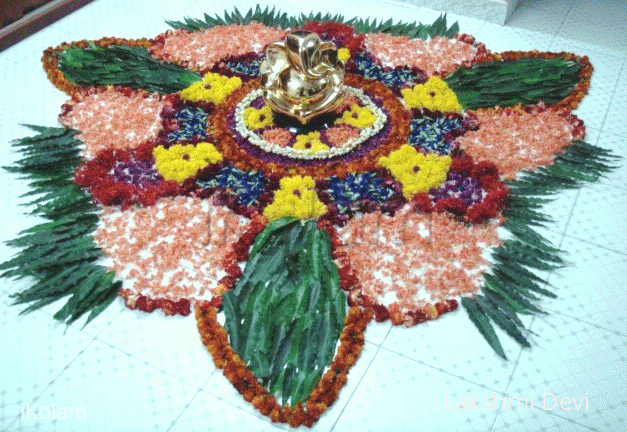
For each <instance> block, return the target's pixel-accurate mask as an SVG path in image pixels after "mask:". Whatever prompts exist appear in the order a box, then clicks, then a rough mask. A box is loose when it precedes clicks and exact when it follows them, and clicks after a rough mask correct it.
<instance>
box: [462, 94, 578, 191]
mask: <svg viewBox="0 0 627 432" xmlns="http://www.w3.org/2000/svg"><path fill="white" fill-rule="evenodd" d="M475 114H476V115H477V119H478V120H479V123H480V127H479V130H477V131H469V132H467V133H466V134H465V135H463V136H462V137H460V138H458V139H457V142H458V143H459V144H460V146H461V147H462V148H463V149H464V150H466V151H467V152H468V154H470V155H471V156H472V157H473V158H474V160H476V161H482V160H489V161H491V162H494V163H495V164H496V166H497V167H498V168H499V173H500V174H501V175H502V176H503V177H504V178H508V179H513V178H514V177H516V174H517V173H518V172H519V171H521V170H533V169H535V168H537V167H539V166H543V165H550V164H552V163H553V160H554V159H555V154H556V153H558V152H559V151H560V150H562V149H563V148H564V147H566V146H567V145H568V144H570V143H571V142H572V141H573V140H577V139H583V138H584V137H585V128H584V126H583V122H582V121H581V120H579V119H578V118H577V117H575V116H574V115H572V114H570V112H567V111H564V112H562V111H558V110H555V109H551V108H546V107H545V106H544V105H542V104H539V105H537V106H535V107H528V108H521V107H513V108H488V109H479V110H477V112H476V113H475Z"/></svg>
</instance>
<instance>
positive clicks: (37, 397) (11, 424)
mask: <svg viewBox="0 0 627 432" xmlns="http://www.w3.org/2000/svg"><path fill="white" fill-rule="evenodd" d="M42 313H43V312H42ZM63 336H64V337H65V335H63ZM88 336H89V335H88ZM95 340H96V338H95V337H92V340H91V341H90V342H89V343H88V344H87V345H85V347H84V348H83V349H81V350H80V351H79V352H78V354H76V356H75V357H74V359H72V360H71V361H70V362H69V363H68V364H66V365H65V366H64V367H63V369H61V371H60V372H59V374H58V375H57V376H56V377H55V378H54V379H52V380H50V382H49V383H48V385H47V386H46V387H45V388H44V389H43V390H42V391H41V392H40V393H39V394H38V395H37V396H35V398H34V399H33V402H37V401H38V400H39V398H40V397H41V396H42V395H43V394H44V393H45V392H46V391H47V390H48V389H49V388H50V387H52V385H53V384H54V383H55V382H56V381H57V380H58V379H59V378H60V377H61V375H63V374H64V373H65V372H66V371H67V370H69V368H70V366H72V364H74V362H76V360H78V358H79V357H81V356H82V355H83V354H84V353H85V351H86V350H87V349H88V348H89V347H90V346H91V345H92V344H93V343H94V341H95ZM19 421H20V417H19V415H18V416H17V418H16V419H15V420H13V422H12V423H9V428H11V427H12V426H14V425H15V424H16V423H18V422H19ZM7 430H10V429H7Z"/></svg>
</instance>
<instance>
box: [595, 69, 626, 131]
mask: <svg viewBox="0 0 627 432" xmlns="http://www.w3.org/2000/svg"><path fill="white" fill-rule="evenodd" d="M626 64H627V57H625V59H624V60H623V64H622V65H621V67H620V70H619V71H618V78H617V79H616V84H615V85H614V90H613V91H612V96H611V97H610V101H609V104H608V106H607V110H606V111H605V116H603V121H602V122H601V132H603V127H604V126H605V122H606V121H607V116H608V115H609V114H610V107H611V106H612V102H614V99H615V98H616V91H617V90H618V84H619V82H620V77H621V75H622V74H623V72H624V71H625V65H626Z"/></svg>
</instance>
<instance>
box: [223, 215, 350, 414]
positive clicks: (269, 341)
mask: <svg viewBox="0 0 627 432" xmlns="http://www.w3.org/2000/svg"><path fill="white" fill-rule="evenodd" d="M222 300H223V307H224V313H225V316H226V321H225V328H226V330H227V332H228V334H229V337H230V343H231V346H232V347H233V349H234V350H235V352H237V353H238V354H239V355H240V357H241V358H242V359H243V361H244V362H245V363H246V365H247V366H248V368H249V369H250V370H251V371H252V372H253V373H254V374H255V376H256V377H257V378H258V379H259V380H261V382H262V383H263V384H264V385H265V386H266V387H267V388H268V389H269V391H270V392H271V393H272V394H274V395H275V396H276V397H277V398H280V399H282V400H283V402H284V403H287V402H289V403H290V404H292V405H295V404H296V403H298V402H301V401H303V400H304V399H306V398H307V397H308V396H309V394H310V393H311V391H312V389H313V388H314V387H315V385H316V383H317V382H318V380H319V379H320V377H321V376H322V373H323V371H324V368H325V367H326V366H328V365H329V363H330V362H331V361H332V360H333V356H334V353H335V346H336V344H337V341H338V337H339V334H340V332H341V330H342V328H343V326H344V319H345V317H346V299H345V297H344V294H343V293H342V291H341V290H340V288H339V273H338V270H337V267H336V266H335V263H334V262H333V259H332V256H331V246H330V241H329V238H328V235H327V234H326V233H325V232H323V231H321V230H319V229H318V228H317V226H316V222H315V221H307V222H304V223H303V222H301V221H299V220H296V219H293V218H284V219H279V220H276V221H274V222H272V223H271V224H269V225H268V226H267V227H266V228H265V230H264V231H262V232H261V233H260V234H259V235H258V236H257V239H256V240H255V242H254V244H253V246H252V249H251V253H250V256H249V258H248V261H247V262H246V266H245V268H244V271H243V274H242V276H241V278H240V279H239V280H238V281H237V284H236V285H235V287H234V288H233V289H232V290H230V291H228V292H227V293H226V294H224V296H223V298H222Z"/></svg>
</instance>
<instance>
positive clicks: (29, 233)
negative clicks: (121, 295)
mask: <svg viewBox="0 0 627 432" xmlns="http://www.w3.org/2000/svg"><path fill="white" fill-rule="evenodd" d="M29 127H30V128H31V129H33V130H35V131H37V132H39V134H38V135H36V136H33V137H29V138H23V139H21V140H18V141H16V142H15V143H14V146H16V147H17V148H19V150H20V151H21V152H22V153H23V154H25V155H26V157H25V158H23V159H22V160H20V161H18V162H17V163H16V164H15V166H13V167H12V169H11V171H12V172H16V173H19V174H22V175H24V177H25V178H26V179H29V180H32V181H31V183H30V185H31V187H33V188H34V189H33V191H32V192H31V193H29V194H28V195H29V196H30V195H39V196H38V197H37V198H36V199H34V200H32V201H31V204H35V209H34V210H32V212H31V213H32V214H34V215H37V216H40V217H43V218H44V220H45V222H44V223H41V224H39V225H36V226H34V227H31V228H28V229H26V230H24V231H22V232H21V233H20V235H19V237H18V238H16V239H14V240H10V241H8V242H7V244H9V245H11V246H15V247H19V248H20V251H19V252H18V253H17V255H16V256H15V257H13V258H12V259H10V260H9V261H6V262H4V263H1V264H0V270H1V271H3V273H2V275H1V276H2V277H15V278H26V277H28V278H32V279H33V282H32V284H31V286H30V287H29V288H27V289H25V290H24V291H22V292H19V293H15V294H13V295H12V297H13V299H14V301H15V303H16V304H28V306H27V307H26V308H25V309H24V310H23V311H22V312H23V313H28V312H32V311H34V310H37V309H39V308H41V307H44V306H46V305H48V304H51V303H54V302H56V301H58V300H60V299H63V298H64V297H68V296H69V300H68V301H67V303H66V304H65V305H64V306H63V307H62V308H61V310H60V311H59V312H57V314H56V315H55V318H56V319H59V320H62V321H65V322H67V323H68V324H71V323H72V322H74V321H75V320H76V319H78V318H80V317H81V316H83V315H84V314H86V313H89V317H88V319H87V322H90V321H91V320H93V319H94V318H95V317H96V316H98V314H100V313H101V312H102V311H103V310H104V309H105V308H106V307H107V306H108V305H109V304H111V302H112V301H113V300H114V299H115V298H116V297H117V292H118V290H119V287H120V284H119V282H114V281H113V273H109V272H107V271H106V270H105V269H104V268H103V267H101V266H99V265H97V264H96V261H97V260H98V259H100V258H102V256H103V254H102V252H101V251H100V249H98V248H97V247H96V245H95V243H94V241H93V238H92V233H93V231H94V230H95V228H96V224H97V222H98V216H97V214H96V211H97V207H96V205H94V204H93V203H92V202H91V200H90V197H89V195H87V194H86V193H85V192H84V191H83V190H81V189H80V188H78V187H77V186H76V185H75V184H74V183H73V181H72V179H73V176H74V170H75V169H76V167H77V166H78V164H79V158H78V157H74V156H73V155H76V154H78V152H79V149H80V146H81V145H82V143H81V142H80V141H77V140H76V139H74V136H75V135H76V134H77V133H78V131H75V130H70V129H64V128H47V127H42V126H32V125H29Z"/></svg>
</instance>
